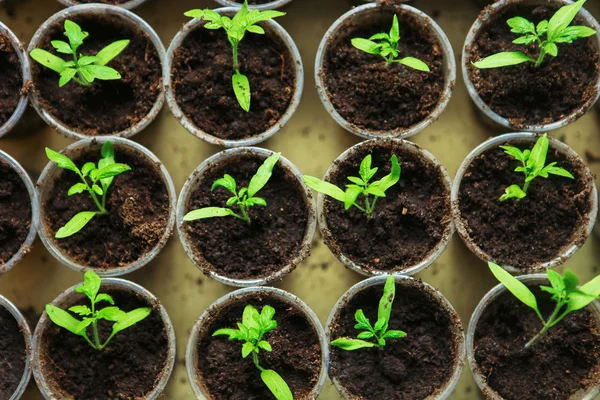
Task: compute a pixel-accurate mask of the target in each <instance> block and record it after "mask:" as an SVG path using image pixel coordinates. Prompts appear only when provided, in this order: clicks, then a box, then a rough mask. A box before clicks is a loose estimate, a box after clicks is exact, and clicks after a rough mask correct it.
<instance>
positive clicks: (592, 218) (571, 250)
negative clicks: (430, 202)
mask: <svg viewBox="0 0 600 400" xmlns="http://www.w3.org/2000/svg"><path fill="white" fill-rule="evenodd" d="M538 137H539V136H538V135H537V134H535V133H526V132H522V133H508V134H504V135H500V136H497V137H495V138H492V139H489V140H487V141H486V142H484V143H482V144H480V145H479V146H477V147H476V148H475V149H474V150H473V151H472V152H471V153H470V154H469V155H468V156H467V157H466V158H465V160H464V161H463V163H462V164H461V166H460V167H459V169H458V172H457V173H456V177H455V178H454V184H453V186H452V213H453V218H454V224H455V225H456V229H457V231H458V234H459V236H460V237H461V238H462V240H463V242H464V243H465V244H466V245H467V247H468V248H469V249H470V250H471V251H472V252H473V253H474V254H475V255H476V256H477V257H479V258H480V259H481V260H483V261H485V262H489V261H491V262H494V263H496V264H498V265H500V266H501V267H502V268H504V269H505V270H507V271H509V272H511V273H513V274H525V273H534V272H543V271H545V270H546V269H549V268H550V269H551V268H555V267H557V266H559V265H562V264H563V263H564V262H565V261H567V260H568V259H569V258H570V257H571V256H573V254H575V253H576V252H577V251H578V250H579V248H580V247H581V246H582V245H583V243H584V242H585V240H587V237H588V236H589V235H590V234H591V232H592V230H593V229H594V223H595V222H596V216H597V214H598V192H597V191H596V185H595V184H594V178H593V175H592V173H591V172H590V170H589V168H588V167H587V166H586V167H585V176H584V177H583V179H585V181H586V182H587V186H588V187H590V189H591V190H590V191H591V194H590V202H591V208H590V214H589V215H588V221H587V223H586V224H585V225H584V226H581V227H579V228H578V232H576V234H574V236H576V238H575V239H573V241H572V243H570V244H568V245H567V246H564V248H563V249H562V251H561V252H560V254H559V255H557V256H556V257H555V258H553V259H552V260H549V261H546V262H538V263H536V264H534V265H531V266H530V267H528V268H525V269H524V268H517V267H514V266H511V265H506V263H503V262H501V260H494V259H493V257H492V256H490V255H489V254H488V253H487V252H485V251H484V250H483V249H482V248H481V247H480V246H478V245H477V244H476V243H475V242H474V240H473V239H471V237H470V235H469V231H470V230H469V227H468V226H467V224H466V222H465V220H464V219H463V217H462V215H461V211H460V206H459V195H460V185H461V182H462V179H463V176H464V175H465V172H466V171H467V169H468V168H469V166H470V165H471V163H472V162H473V160H474V159H475V158H476V157H478V156H479V155H481V154H483V153H485V152H486V151H488V150H490V149H492V148H496V147H498V146H500V145H502V144H506V143H508V142H513V141H522V142H525V143H527V144H530V146H529V148H532V147H533V145H534V144H535V142H536V141H537V139H538ZM548 139H549V142H550V145H549V148H550V149H556V150H557V151H558V152H559V153H560V154H562V155H564V156H565V157H566V158H570V159H577V160H579V161H580V162H581V164H582V165H585V163H584V162H583V160H582V159H581V157H580V156H579V155H578V154H577V153H576V152H575V151H574V150H573V149H571V148H570V147H569V146H567V145H566V144H564V143H563V142H561V141H559V140H556V139H554V138H551V137H548ZM507 157H509V156H508V155H507ZM538 179H543V178H538ZM516 183H518V182H516Z"/></svg>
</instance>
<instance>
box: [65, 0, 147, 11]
mask: <svg viewBox="0 0 600 400" xmlns="http://www.w3.org/2000/svg"><path fill="white" fill-rule="evenodd" d="M58 2H59V3H61V4H63V5H65V6H67V7H73V6H78V5H81V4H83V3H80V2H79V1H77V0H58ZM145 2H146V0H129V1H126V2H125V3H122V4H115V6H116V7H122V8H125V9H127V10H132V9H134V8H136V7H139V6H141V5H142V4H144V3H145Z"/></svg>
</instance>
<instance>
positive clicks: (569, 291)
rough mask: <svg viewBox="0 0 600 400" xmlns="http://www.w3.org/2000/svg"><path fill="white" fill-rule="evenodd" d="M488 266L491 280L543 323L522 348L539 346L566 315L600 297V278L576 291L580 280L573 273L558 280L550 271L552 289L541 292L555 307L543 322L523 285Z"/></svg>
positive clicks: (542, 288) (554, 273) (544, 287)
mask: <svg viewBox="0 0 600 400" xmlns="http://www.w3.org/2000/svg"><path fill="white" fill-rule="evenodd" d="M488 265H489V267H490V269H491V270H492V273H493V274H494V276H495V277H496V278H497V279H498V280H499V281H500V282H501V283H502V284H504V286H505V287H506V289H508V291H510V292H511V293H512V294H513V295H514V296H515V297H516V298H517V299H519V301H521V302H522V303H523V304H525V305H526V306H528V307H530V308H532V309H533V310H534V311H535V313H536V315H537V316H538V318H539V319H540V321H541V322H542V325H543V328H542V329H541V330H540V332H539V333H538V334H537V335H535V337H534V338H533V339H531V340H530V341H529V342H528V343H527V344H526V345H525V347H526V348H528V347H531V346H533V345H535V344H536V343H537V342H539V341H540V339H542V338H543V337H544V335H545V334H546V333H548V330H550V328H552V327H554V326H555V325H556V324H558V323H559V322H560V321H562V320H563V319H564V318H565V317H566V316H567V315H569V314H570V313H572V312H574V311H577V310H581V309H582V308H584V307H586V306H587V305H588V304H590V303H591V302H593V301H594V300H596V299H597V298H598V296H600V276H597V277H595V278H594V279H592V280H591V281H589V282H588V283H586V284H585V285H583V286H581V287H578V286H579V278H577V276H576V275H575V274H574V273H573V272H572V271H569V270H566V271H565V274H564V276H561V275H560V274H559V273H558V272H555V271H553V270H551V269H549V270H547V271H546V272H547V274H548V281H549V282H550V285H551V286H540V289H541V290H543V291H545V292H548V293H550V294H551V295H552V300H554V301H555V302H556V307H555V308H554V311H553V312H552V314H551V315H550V317H549V318H548V319H547V320H546V319H544V317H543V315H542V313H541V312H540V310H539V308H538V304H537V300H536V298H535V295H534V294H533V293H532V292H531V290H529V288H528V287H527V286H525V284H523V283H522V282H521V281H519V280H518V279H517V278H515V277H513V276H512V275H511V274H509V273H508V272H506V271H505V270H504V269H502V268H500V267H499V266H498V265H496V264H494V263H492V262H490V263H488Z"/></svg>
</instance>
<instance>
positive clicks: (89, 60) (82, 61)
mask: <svg viewBox="0 0 600 400" xmlns="http://www.w3.org/2000/svg"><path fill="white" fill-rule="evenodd" d="M95 61H96V57H95V56H82V57H80V58H79V61H78V62H77V63H78V64H79V66H80V67H85V66H86V65H90V64H93V63H94V62H95Z"/></svg>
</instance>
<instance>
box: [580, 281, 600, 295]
mask: <svg viewBox="0 0 600 400" xmlns="http://www.w3.org/2000/svg"><path fill="white" fill-rule="evenodd" d="M580 290H581V291H582V292H584V293H587V294H590V295H593V296H600V276H597V277H595V278H594V279H592V280H591V281H589V282H588V283H586V284H585V285H583V286H582V287H581V288H580Z"/></svg>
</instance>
